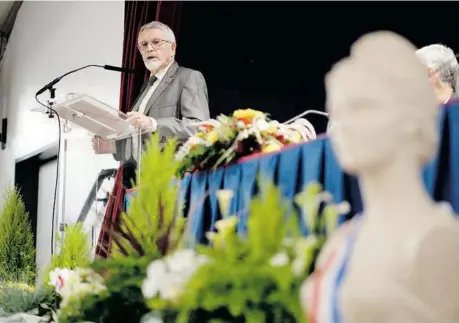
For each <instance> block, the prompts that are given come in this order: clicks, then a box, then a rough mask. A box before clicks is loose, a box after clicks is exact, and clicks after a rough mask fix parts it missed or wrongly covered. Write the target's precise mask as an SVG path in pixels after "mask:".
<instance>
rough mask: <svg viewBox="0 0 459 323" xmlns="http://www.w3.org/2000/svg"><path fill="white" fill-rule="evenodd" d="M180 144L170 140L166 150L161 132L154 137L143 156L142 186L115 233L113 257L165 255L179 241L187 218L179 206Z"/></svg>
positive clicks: (140, 184) (113, 234)
mask: <svg viewBox="0 0 459 323" xmlns="http://www.w3.org/2000/svg"><path fill="white" fill-rule="evenodd" d="M176 147H177V143H176V140H169V141H168V142H167V143H166V144H165V146H164V148H163V149H161V147H160V143H159V135H158V134H155V135H153V136H152V140H151V141H150V142H149V143H148V144H147V147H146V151H145V153H144V154H143V156H142V160H141V170H140V174H138V182H139V186H138V188H137V191H136V195H135V197H134V198H133V199H132V202H131V204H130V207H129V212H128V214H123V215H122V221H121V223H120V224H119V226H117V224H114V225H115V231H114V232H112V237H113V241H114V242H115V246H116V247H115V249H114V250H113V257H117V256H119V255H121V256H122V257H125V256H127V255H131V254H137V255H143V254H145V253H150V254H151V253H157V254H158V255H164V254H165V253H167V251H168V250H169V249H174V248H175V247H177V245H178V243H179V239H180V237H181V233H182V232H183V225H184V219H183V217H182V216H181V215H180V214H179V213H180V212H179V211H180V205H177V203H176V200H177V192H178V189H177V188H178V182H177V181H176V180H175V174H176V173H177V170H178V167H179V163H178V161H177V160H176V159H175V151H176Z"/></svg>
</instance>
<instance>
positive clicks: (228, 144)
mask: <svg viewBox="0 0 459 323" xmlns="http://www.w3.org/2000/svg"><path fill="white" fill-rule="evenodd" d="M315 136H316V134H315V131H314V127H312V125H311V124H310V123H309V122H307V121H306V120H304V119H301V122H300V121H299V122H295V123H293V124H289V125H285V124H281V123H279V122H277V121H273V120H270V119H269V118H268V115H267V114H266V113H263V112H260V111H257V110H252V109H245V110H236V111H234V112H233V114H232V116H225V115H220V116H219V117H217V119H216V120H210V121H206V122H203V123H202V124H201V125H200V127H199V131H198V132H197V133H196V134H195V135H193V136H192V137H190V138H189V139H188V141H187V142H186V143H185V144H184V145H183V146H182V147H180V149H179V151H178V152H177V155H176V157H177V159H178V160H179V161H180V162H181V164H180V168H179V174H180V175H183V174H185V173H186V172H193V171H196V170H209V169H214V168H217V167H219V166H222V165H227V164H230V163H232V162H235V161H237V160H238V159H240V158H242V157H245V156H248V155H251V154H254V153H261V152H272V151H277V150H279V149H281V148H282V147H285V146H287V145H290V144H295V143H300V142H303V141H308V140H312V139H315Z"/></svg>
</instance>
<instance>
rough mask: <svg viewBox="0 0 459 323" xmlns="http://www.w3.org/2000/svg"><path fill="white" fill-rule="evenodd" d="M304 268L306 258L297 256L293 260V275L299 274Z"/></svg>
mask: <svg viewBox="0 0 459 323" xmlns="http://www.w3.org/2000/svg"><path fill="white" fill-rule="evenodd" d="M305 270H306V259H305V258H304V257H298V258H295V260H293V263H292V272H293V274H294V275H295V276H297V277H298V276H301V275H302V274H303V273H304V271H305Z"/></svg>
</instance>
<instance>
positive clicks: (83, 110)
mask: <svg viewBox="0 0 459 323" xmlns="http://www.w3.org/2000/svg"><path fill="white" fill-rule="evenodd" d="M55 110H56V111H57V112H58V113H59V116H60V118H61V122H62V123H63V126H62V129H63V135H62V143H61V155H60V159H59V162H60V167H59V168H60V172H61V175H60V176H59V187H60V194H59V203H58V209H59V212H58V213H59V214H60V217H59V222H60V223H61V224H69V223H75V222H77V221H78V222H83V223H84V227H85V229H86V230H87V232H88V234H89V236H90V237H91V241H92V244H93V250H94V249H95V247H96V245H97V240H98V236H99V232H100V230H101V228H102V225H103V219H104V215H105V212H106V208H107V206H108V203H109V201H110V199H113V200H114V199H116V197H117V196H116V194H117V192H114V191H113V188H114V186H115V179H116V174H117V172H118V170H119V169H122V172H120V173H119V174H120V175H119V180H120V183H121V185H123V186H124V188H130V187H131V186H132V184H131V183H132V181H134V180H135V176H136V173H137V169H138V168H139V167H140V162H139V161H140V157H141V154H142V151H143V145H144V142H145V141H146V140H148V139H149V137H150V134H151V132H149V131H140V130H138V129H136V128H134V127H132V126H131V125H130V124H129V123H128V122H127V121H126V120H125V119H126V115H124V114H123V113H121V112H119V111H117V110H115V109H113V108H111V107H109V106H107V105H105V104H104V103H102V102H99V101H97V100H95V99H93V98H91V97H89V96H85V95H83V96H77V97H75V98H72V99H70V100H68V101H66V102H64V103H61V104H59V105H57V106H56V107H55ZM121 174H122V176H121ZM120 207H124V201H121V203H120Z"/></svg>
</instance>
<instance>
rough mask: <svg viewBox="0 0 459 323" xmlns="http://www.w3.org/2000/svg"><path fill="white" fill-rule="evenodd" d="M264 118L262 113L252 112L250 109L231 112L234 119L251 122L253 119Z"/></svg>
mask: <svg viewBox="0 0 459 323" xmlns="http://www.w3.org/2000/svg"><path fill="white" fill-rule="evenodd" d="M264 117H265V114H264V113H263V112H261V111H257V110H252V109H244V110H236V111H234V112H233V118H236V119H249V120H253V119H254V118H264Z"/></svg>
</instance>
